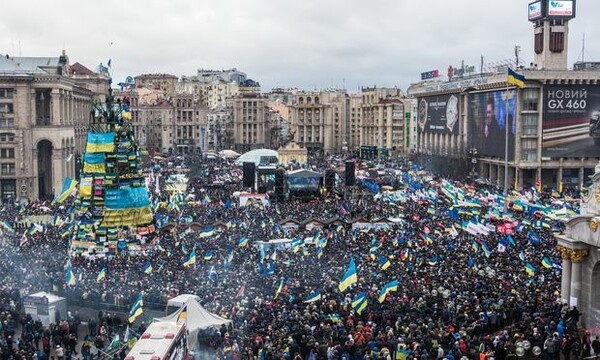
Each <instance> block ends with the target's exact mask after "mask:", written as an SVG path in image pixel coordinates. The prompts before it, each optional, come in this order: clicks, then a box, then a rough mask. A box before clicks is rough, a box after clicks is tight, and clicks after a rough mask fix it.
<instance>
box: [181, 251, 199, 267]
mask: <svg viewBox="0 0 600 360" xmlns="http://www.w3.org/2000/svg"><path fill="white" fill-rule="evenodd" d="M195 263H196V249H193V250H192V252H191V253H190V256H188V258H187V260H186V261H185V262H184V263H183V266H184V267H188V266H191V265H194V264H195Z"/></svg>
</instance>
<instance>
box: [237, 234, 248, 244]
mask: <svg viewBox="0 0 600 360" xmlns="http://www.w3.org/2000/svg"><path fill="white" fill-rule="evenodd" d="M246 245H248V238H247V237H245V236H244V237H243V238H241V239H240V240H238V246H239V247H244V246H246Z"/></svg>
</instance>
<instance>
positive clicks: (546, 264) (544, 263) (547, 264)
mask: <svg viewBox="0 0 600 360" xmlns="http://www.w3.org/2000/svg"><path fill="white" fill-rule="evenodd" d="M542 266H543V267H545V268H546V269H551V268H552V260H550V259H548V258H547V257H544V258H543V259H542Z"/></svg>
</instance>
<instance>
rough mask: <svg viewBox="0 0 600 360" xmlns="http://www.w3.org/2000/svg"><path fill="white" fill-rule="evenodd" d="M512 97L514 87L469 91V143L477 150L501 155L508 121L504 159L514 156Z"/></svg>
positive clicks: (499, 156)
mask: <svg viewBox="0 0 600 360" xmlns="http://www.w3.org/2000/svg"><path fill="white" fill-rule="evenodd" d="M516 99H517V94H516V92H515V90H509V91H508V96H507V92H506V90H499V91H493V92H482V93H474V94H469V139H470V144H471V145H470V146H471V147H474V148H476V149H477V153H478V154H480V155H482V156H493V157H498V158H501V159H504V155H505V154H504V149H505V146H504V145H505V140H506V136H505V135H506V123H507V122H508V124H509V126H508V130H509V131H508V160H512V159H513V158H514V154H515V130H516V125H515V121H514V119H515V115H516V102H517V101H516ZM507 110H508V112H507ZM507 114H508V116H507ZM507 120H508V121H507Z"/></svg>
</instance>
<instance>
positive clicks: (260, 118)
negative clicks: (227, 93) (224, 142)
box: [228, 80, 270, 153]
mask: <svg viewBox="0 0 600 360" xmlns="http://www.w3.org/2000/svg"><path fill="white" fill-rule="evenodd" d="M267 101H268V99H267V97H266V96H265V95H262V94H261V93H260V84H258V83H257V82H255V81H252V80H246V81H245V82H244V83H242V84H241V85H240V93H239V94H238V95H236V96H234V97H232V98H229V99H228V107H230V108H231V111H232V120H233V142H234V150H235V151H237V152H240V153H244V152H246V151H250V150H252V149H260V148H264V147H265V146H266V138H267V137H268V136H269V135H270V130H269V129H268V128H267V126H266V117H267Z"/></svg>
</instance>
